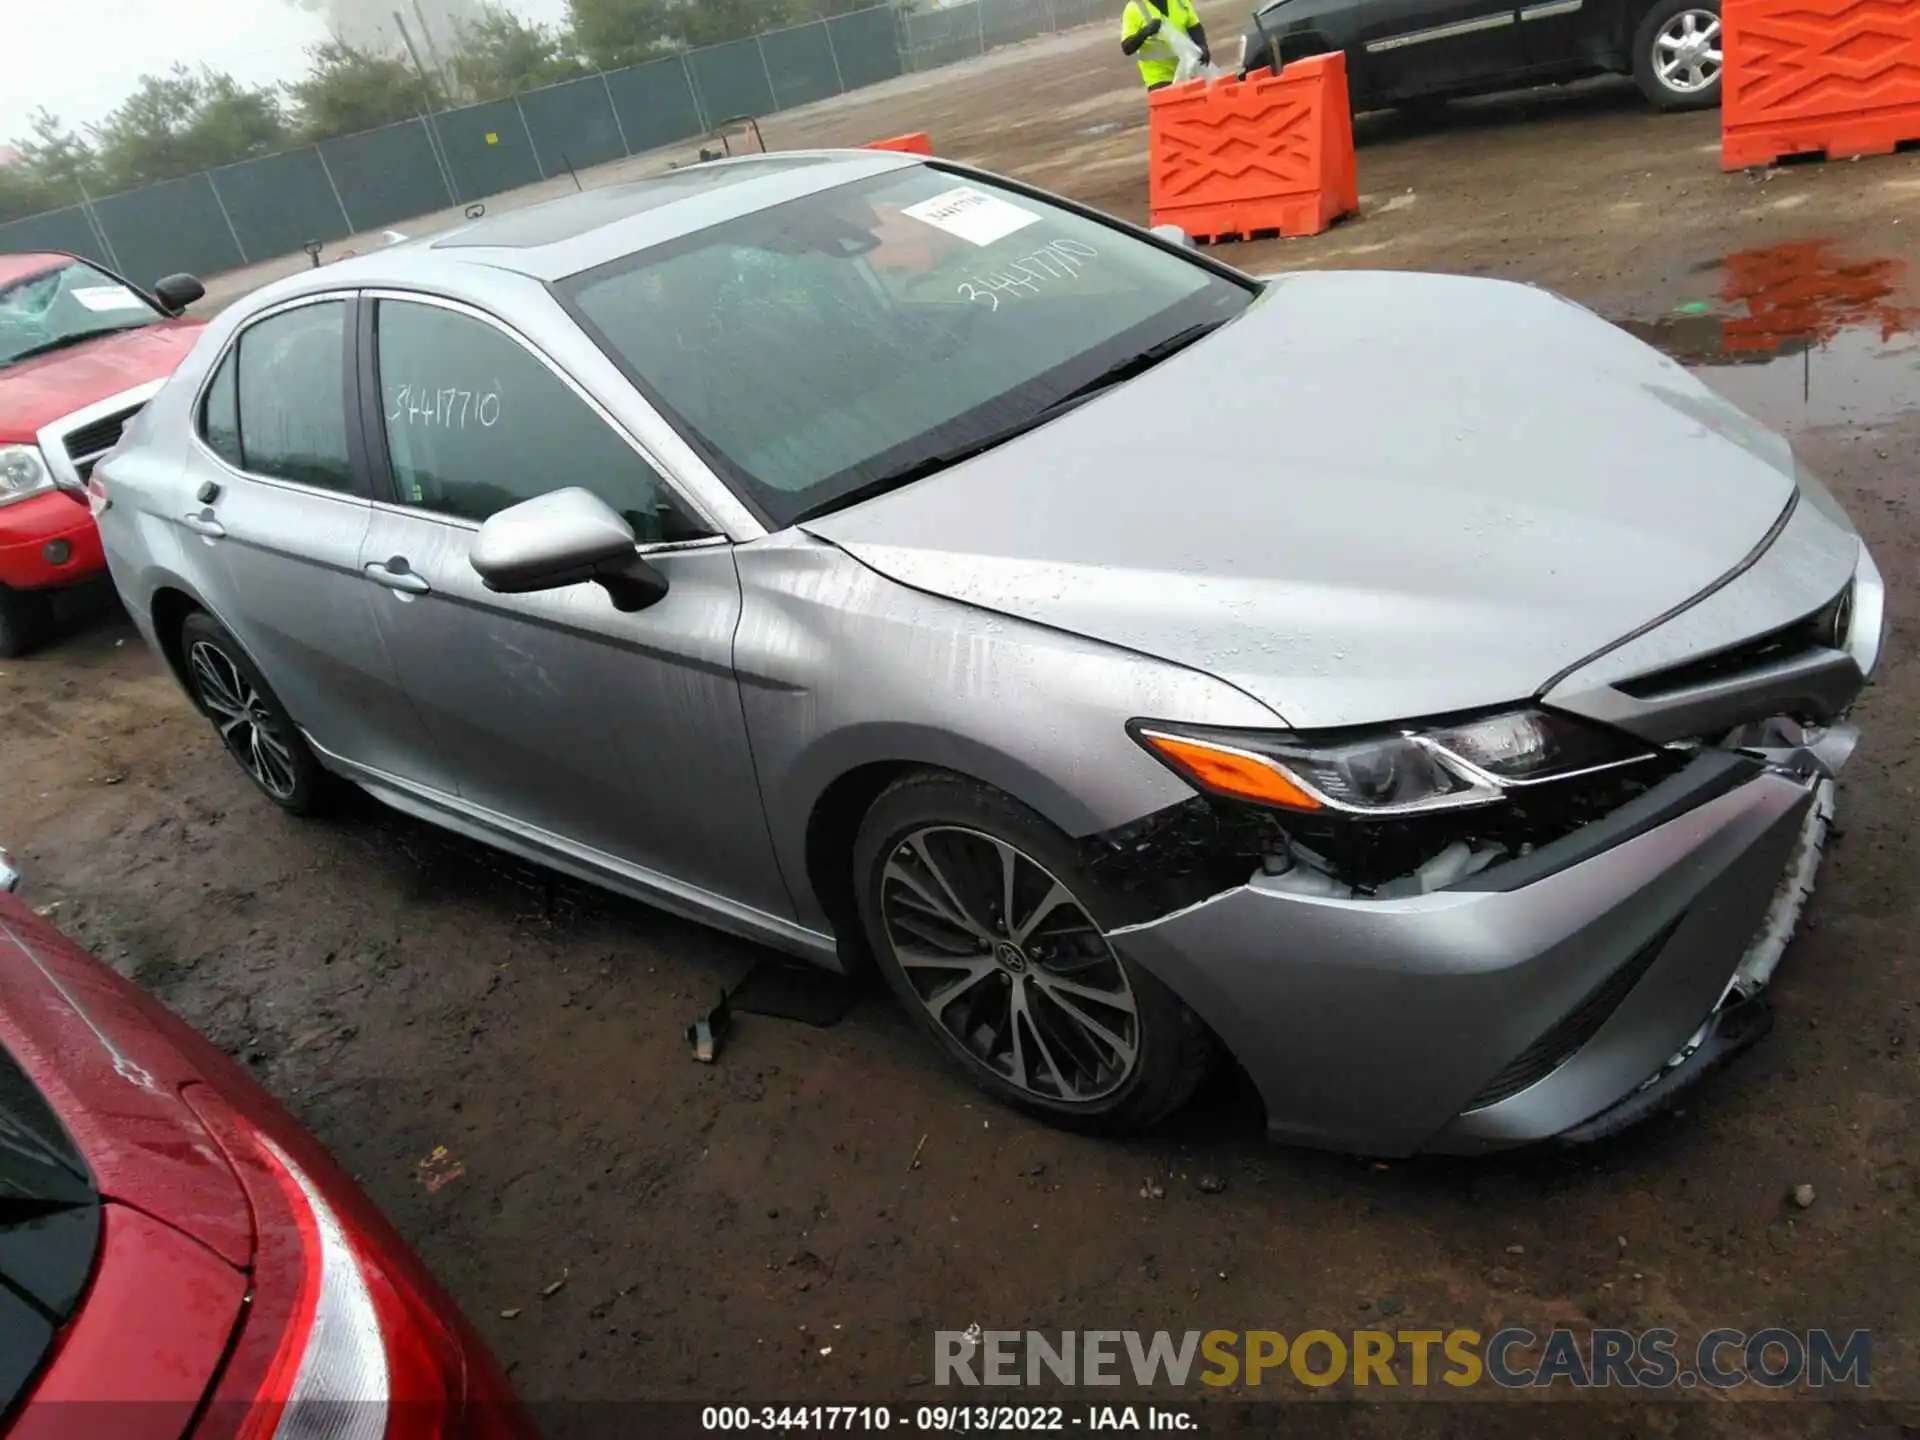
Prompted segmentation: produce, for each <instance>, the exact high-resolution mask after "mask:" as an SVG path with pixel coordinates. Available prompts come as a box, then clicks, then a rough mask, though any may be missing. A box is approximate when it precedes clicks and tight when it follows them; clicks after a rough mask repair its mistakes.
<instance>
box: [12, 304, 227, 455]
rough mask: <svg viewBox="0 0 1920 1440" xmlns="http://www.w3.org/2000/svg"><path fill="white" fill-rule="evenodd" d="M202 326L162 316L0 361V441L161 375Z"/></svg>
mask: <svg viewBox="0 0 1920 1440" xmlns="http://www.w3.org/2000/svg"><path fill="white" fill-rule="evenodd" d="M205 328H206V322H205V321H203V320H188V319H179V320H163V321H161V322H160V323H159V324H157V325H146V326H143V327H141V328H140V329H138V330H127V331H123V332H122V333H121V334H118V335H105V336H102V337H101V338H100V339H98V340H89V341H88V342H87V343H86V344H84V345H76V346H74V347H73V349H71V350H55V351H53V352H52V353H51V354H48V355H41V356H37V357H35V358H34V359H31V360H22V361H21V362H20V363H19V364H17V365H8V366H5V367H0V443H5V442H7V441H13V440H31V439H32V438H33V436H34V433H35V432H36V431H38V430H39V429H40V427H41V426H42V425H45V424H48V423H49V422H51V421H54V420H58V419H59V418H60V417H61V416H62V415H71V414H72V413H73V412H74V411H75V410H78V409H80V408H82V407H83V406H87V405H91V404H93V403H94V402H95V401H96V400H104V399H106V398H107V397H108V396H109V395H118V394H119V393H120V392H121V391H122V390H131V389H132V388H133V387H134V386H136V385H144V384H145V383H146V382H147V381H149V380H164V379H166V377H167V376H169V375H171V374H173V372H174V369H175V367H176V366H178V365H179V364H180V362H181V361H182V360H184V359H186V358H187V352H188V351H189V350H191V349H192V348H193V342H194V341H196V340H198V339H199V338H200V332H201V331H202V330H203V329H205Z"/></svg>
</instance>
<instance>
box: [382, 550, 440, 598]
mask: <svg viewBox="0 0 1920 1440" xmlns="http://www.w3.org/2000/svg"><path fill="white" fill-rule="evenodd" d="M365 568H366V573H367V578H368V579H369V580H371V581H373V583H374V584H376V585H384V586H386V587H387V589H389V590H398V591H400V592H401V593H402V594H406V595H424V594H426V593H427V592H428V591H429V590H431V589H432V588H433V587H432V586H431V585H429V584H427V579H426V576H424V575H421V574H419V573H418V572H417V571H415V570H414V569H413V567H412V566H410V565H408V564H407V562H406V559H405V557H404V556H400V555H396V556H394V557H393V558H392V559H391V560H389V561H387V563H386V564H384V565H382V564H381V563H380V562H379V561H378V560H375V561H372V562H370V563H369V564H368V565H367V566H366V567H365Z"/></svg>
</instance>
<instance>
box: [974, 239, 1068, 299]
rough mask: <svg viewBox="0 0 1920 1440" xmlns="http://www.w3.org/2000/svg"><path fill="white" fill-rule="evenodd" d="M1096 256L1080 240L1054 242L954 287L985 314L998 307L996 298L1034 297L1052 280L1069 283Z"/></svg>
mask: <svg viewBox="0 0 1920 1440" xmlns="http://www.w3.org/2000/svg"><path fill="white" fill-rule="evenodd" d="M1099 254H1100V252H1099V250H1097V249H1096V248H1095V247H1093V246H1092V245H1089V244H1087V242H1086V241H1084V240H1069V239H1061V240H1055V241H1053V242H1051V243H1050V244H1047V245H1044V246H1042V247H1041V248H1040V249H1038V250H1035V251H1034V252H1033V253H1032V254H1031V255H1022V256H1021V257H1020V258H1019V259H1017V260H1012V261H1009V262H1008V263H1006V264H1004V265H1000V266H997V267H995V268H994V269H993V270H992V271H990V272H988V273H986V274H979V275H969V276H967V278H966V279H964V280H962V281H961V282H960V283H959V284H958V285H957V286H956V287H955V289H956V291H957V292H958V293H959V295H960V298H961V299H963V300H967V301H970V302H972V303H973V304H976V305H985V306H986V307H987V309H988V310H989V311H993V310H998V309H999V308H1000V297H1001V296H1002V295H1005V296H1007V297H1008V298H1009V299H1012V298H1017V297H1018V296H1021V295H1038V294H1039V293H1040V291H1041V288H1042V287H1043V286H1045V285H1048V284H1050V283H1052V282H1053V281H1056V280H1071V279H1073V278H1074V277H1075V276H1076V275H1078V274H1079V273H1080V271H1081V268H1082V267H1083V266H1084V265H1085V264H1086V263H1087V261H1089V260H1092V259H1095V258H1096V257H1097V256H1098V255H1099Z"/></svg>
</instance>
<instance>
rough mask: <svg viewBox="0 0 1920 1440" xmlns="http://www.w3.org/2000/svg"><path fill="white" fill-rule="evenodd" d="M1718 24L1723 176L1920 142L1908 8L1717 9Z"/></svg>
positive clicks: (1917, 57) (1812, 3)
mask: <svg viewBox="0 0 1920 1440" xmlns="http://www.w3.org/2000/svg"><path fill="white" fill-rule="evenodd" d="M1720 25H1721V35H1720V41H1721V54H1722V55H1723V56H1724V57H1725V67H1726V68H1725V69H1724V71H1723V72H1722V77H1723V78H1722V80H1721V86H1720V94H1721V100H1720V163H1721V166H1722V167H1723V168H1724V169H1728V170H1742V169H1745V168H1746V167H1747V166H1749V165H1770V164H1772V163H1773V162H1774V161H1776V160H1778V159H1780V158H1781V157H1782V156H1786V155H1808V154H1818V155H1824V156H1826V157H1827V158H1828V159H1830V160H1840V159H1846V158H1848V157H1850V156H1854V155H1886V154H1889V153H1891V152H1892V151H1893V149H1894V147H1895V146H1897V145H1899V144H1901V143H1902V142H1904V141H1910V140H1920V3H1916V0H1726V3H1725V4H1724V6H1723V7H1722V9H1721V15H1720Z"/></svg>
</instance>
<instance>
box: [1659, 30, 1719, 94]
mask: <svg viewBox="0 0 1920 1440" xmlns="http://www.w3.org/2000/svg"><path fill="white" fill-rule="evenodd" d="M1721 63H1722V62H1721V52H1720V17H1719V16H1718V15H1716V14H1714V13H1713V12H1712V11H1711V10H1682V11H1681V12H1680V13H1679V14H1678V15H1675V16H1674V17H1673V18H1672V19H1671V20H1669V21H1667V23H1666V24H1665V25H1662V26H1661V27H1660V32H1659V33H1658V34H1657V35H1655V36H1654V37H1653V68H1654V72H1655V73H1656V74H1657V75H1659V77H1660V83H1661V84H1662V85H1665V86H1666V87H1667V88H1668V89H1669V90H1671V91H1673V92H1674V93H1675V94H1676V95H1697V94H1698V93H1699V92H1700V91H1702V90H1705V89H1706V88H1707V87H1708V86H1710V85H1712V84H1713V83H1714V82H1715V81H1717V80H1718V79H1719V78H1720V68H1721Z"/></svg>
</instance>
